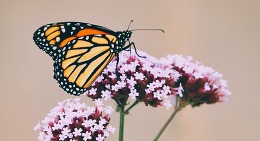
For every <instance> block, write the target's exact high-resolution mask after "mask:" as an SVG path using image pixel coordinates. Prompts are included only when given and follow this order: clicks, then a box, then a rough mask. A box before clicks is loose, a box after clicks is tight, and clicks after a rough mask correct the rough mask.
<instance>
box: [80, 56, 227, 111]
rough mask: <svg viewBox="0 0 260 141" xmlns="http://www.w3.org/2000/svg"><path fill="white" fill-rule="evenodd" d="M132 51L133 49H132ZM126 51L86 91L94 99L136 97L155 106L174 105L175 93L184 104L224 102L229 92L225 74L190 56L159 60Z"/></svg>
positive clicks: (117, 99)
mask: <svg viewBox="0 0 260 141" xmlns="http://www.w3.org/2000/svg"><path fill="white" fill-rule="evenodd" d="M132 52H133V51H132ZM137 52H138V53H139V54H140V55H141V56H145V57H146V58H143V57H139V56H137V55H136V54H135V53H134V54H133V53H132V54H130V53H129V52H126V51H123V52H122V53H120V56H119V59H120V61H119V64H118V68H117V70H118V72H116V59H115V60H114V61H112V62H111V63H110V64H109V65H108V66H107V68H106V69H105V70H104V71H103V73H102V74H101V75H100V76H99V77H98V79H97V80H96V82H94V83H93V85H92V86H91V87H90V89H89V90H87V91H86V93H85V94H86V95H87V96H89V97H91V98H93V99H97V98H103V99H105V100H108V99H110V98H112V99H114V100H115V101H117V102H118V101H120V100H122V99H126V100H127V99H128V98H129V97H130V98H131V99H134V100H137V101H138V102H144V103H145V104H146V105H150V106H153V107H157V106H165V107H166V108H167V109H169V108H170V107H172V105H173V103H174V100H173V99H175V98H176V96H179V97H181V98H180V100H181V102H182V103H184V104H185V105H187V104H191V105H192V106H199V105H201V104H203V103H208V104H209V103H216V102H220V101H223V100H224V99H225V98H226V96H227V95H229V94H230V92H229V90H228V89H227V85H226V81H225V80H223V79H222V75H221V74H219V73H218V72H216V71H214V70H213V69H212V68H209V67H206V66H204V65H202V64H201V63H198V62H194V61H193V60H192V58H191V57H183V56H181V55H169V56H167V57H166V58H161V59H156V58H154V57H152V56H150V55H148V54H146V53H144V52H141V51H137Z"/></svg>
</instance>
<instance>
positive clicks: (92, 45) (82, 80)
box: [54, 35, 115, 95]
mask: <svg viewBox="0 0 260 141" xmlns="http://www.w3.org/2000/svg"><path fill="white" fill-rule="evenodd" d="M110 36H112V35H98V36H97V35H89V36H83V37H80V38H76V39H74V40H72V41H69V42H68V43H67V45H65V46H64V48H65V49H64V52H62V53H61V55H60V56H59V57H58V58H57V60H56V61H55V62H54V78H55V79H56V80H57V81H58V83H59V84H60V87H61V88H63V89H64V90H65V91H66V92H68V93H71V94H73V95H79V94H80V93H83V92H84V91H85V90H86V89H87V88H88V87H89V86H90V85H91V84H92V83H93V82H94V81H95V79H96V78H97V77H98V76H99V74H100V73H101V72H102V71H103V70H104V68H105V67H106V66H107V65H108V63H109V62H110V61H111V60H112V59H113V58H114V56H115V54H114V53H112V52H111V47H110V41H111V38H110ZM109 38H110V39H109Z"/></svg>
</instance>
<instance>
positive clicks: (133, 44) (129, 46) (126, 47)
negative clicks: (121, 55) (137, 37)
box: [123, 41, 146, 58]
mask: <svg viewBox="0 0 260 141" xmlns="http://www.w3.org/2000/svg"><path fill="white" fill-rule="evenodd" d="M128 42H129V44H128V45H127V46H125V47H124V48H123V50H126V49H128V48H131V46H133V47H134V50H135V54H136V55H137V56H138V57H141V58H146V57H145V56H141V55H139V54H138V53H137V50H136V47H135V43H134V42H131V43H130V41H128ZM130 54H131V49H130Z"/></svg>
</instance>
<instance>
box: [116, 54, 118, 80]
mask: <svg viewBox="0 0 260 141" xmlns="http://www.w3.org/2000/svg"><path fill="white" fill-rule="evenodd" d="M118 63H119V54H118V53H116V75H117V76H118V75H119V73H118Z"/></svg>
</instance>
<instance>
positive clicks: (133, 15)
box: [0, 0, 260, 141]
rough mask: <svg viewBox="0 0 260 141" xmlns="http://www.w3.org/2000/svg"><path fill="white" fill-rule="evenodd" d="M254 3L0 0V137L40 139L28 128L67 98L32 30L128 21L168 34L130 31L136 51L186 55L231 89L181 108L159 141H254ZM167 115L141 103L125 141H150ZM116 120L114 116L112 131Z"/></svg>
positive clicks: (258, 13) (258, 24) (259, 33)
mask: <svg viewBox="0 0 260 141" xmlns="http://www.w3.org/2000/svg"><path fill="white" fill-rule="evenodd" d="M259 6H260V1H259V0H247V1H245V0H164V1H158V0H142V1H140V0H131V1H120V0H109V1H94V0H45V1H36V0H27V1H19V0H16V1H14V0H0V20H1V22H0V62H1V66H0V68H1V69H0V72H1V73H0V74H1V79H0V140H1V141H34V140H37V137H38V132H35V131H34V130H33V127H34V126H35V125H36V124H37V123H38V121H40V120H42V119H43V118H44V117H45V115H46V114H47V113H48V111H49V110H50V109H51V108H53V107H54V106H55V105H56V103H57V102H59V101H62V100H64V99H66V98H69V97H72V96H70V95H67V94H65V92H64V91H63V90H62V89H60V88H59V87H58V85H57V83H56V81H55V80H54V79H53V78H52V73H53V70H52V60H51V58H50V57H49V56H48V55H46V54H45V53H44V52H42V51H41V50H39V49H38V47H36V45H35V44H34V42H33V40H32V35H33V33H34V31H35V30H36V29H38V28H39V27H40V26H42V25H44V24H47V23H52V22H60V21H82V22H89V23H94V24H98V25H102V26H105V27H108V28H110V29H113V30H116V31H119V30H126V28H127V26H128V24H129V22H130V20H132V19H133V20H134V23H133V24H132V25H131V28H132V29H134V28H162V29H164V30H165V34H162V33H160V32H148V31H147V32H141V31H139V32H135V33H134V34H133V35H132V38H131V41H134V42H135V44H136V46H137V48H138V49H139V50H143V51H146V52H148V53H149V54H151V55H153V56H155V57H164V56H166V55H167V54H184V55H191V56H193V58H195V59H196V60H199V61H200V62H203V63H204V64H205V65H207V66H210V67H213V68H214V69H216V70H217V71H219V72H220V73H222V74H223V75H224V78H225V79H227V80H228V82H229V83H228V85H229V88H230V90H231V92H232V96H230V98H229V102H227V103H218V104H215V105H202V106H201V107H199V108H195V109H192V108H190V107H187V108H185V109H184V110H183V111H181V112H180V113H179V114H177V116H176V118H175V119H174V122H173V123H171V124H170V126H169V127H168V128H167V129H166V131H165V132H164V133H163V135H162V137H161V139H160V141H258V140H259V139H260V129H259V127H260V123H259V119H260V110H259V107H260V102H259V99H260V94H259V84H260V83H259V81H260V75H259V72H260V71H259V70H260V62H259V61H260V55H259V52H260V8H259ZM82 101H85V102H87V103H90V100H89V99H88V98H86V97H84V98H82ZM111 105H114V104H113V102H111ZM171 112H172V111H171V110H168V111H167V110H165V109H164V108H151V107H145V106H144V105H143V104H140V105H138V106H137V107H136V108H135V109H133V110H132V112H131V115H129V116H127V117H126V128H125V141H151V140H152V139H153V137H154V135H155V133H157V131H158V130H159V128H160V127H161V126H162V124H163V123H164V121H165V120H166V119H167V118H168V116H169V115H170V114H171ZM118 117H119V114H118V113H114V114H113V117H112V121H111V124H112V125H114V126H115V127H118V119H119V118H118ZM107 140H108V141H117V140H118V135H117V134H114V135H112V136H110V138H108V139H107Z"/></svg>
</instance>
